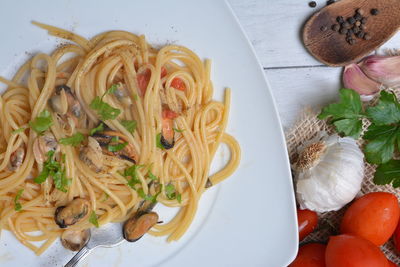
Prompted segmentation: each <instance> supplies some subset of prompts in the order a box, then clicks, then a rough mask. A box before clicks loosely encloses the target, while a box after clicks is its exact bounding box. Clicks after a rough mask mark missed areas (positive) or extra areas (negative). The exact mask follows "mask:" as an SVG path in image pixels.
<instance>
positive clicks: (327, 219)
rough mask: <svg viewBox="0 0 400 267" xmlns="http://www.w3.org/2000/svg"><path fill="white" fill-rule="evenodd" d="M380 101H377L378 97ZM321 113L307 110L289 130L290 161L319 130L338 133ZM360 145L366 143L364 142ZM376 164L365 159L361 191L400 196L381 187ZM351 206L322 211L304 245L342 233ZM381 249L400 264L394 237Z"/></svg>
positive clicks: (394, 190)
mask: <svg viewBox="0 0 400 267" xmlns="http://www.w3.org/2000/svg"><path fill="white" fill-rule="evenodd" d="M395 93H396V94H397V95H398V96H399V95H400V89H396V90H395ZM374 101H376V100H374ZM317 115H318V112H316V111H313V110H311V109H307V110H305V111H304V113H303V115H302V117H301V118H300V119H299V120H298V122H297V123H296V124H295V126H294V127H293V128H292V129H290V130H289V131H287V132H286V142H287V148H288V152H289V157H290V161H291V163H292V164H293V163H294V162H295V161H296V158H297V147H299V146H300V145H302V144H303V143H304V142H305V141H307V140H310V139H311V138H313V137H314V136H315V135H316V134H317V133H319V132H321V131H326V132H327V133H328V134H332V133H335V130H334V128H333V127H332V126H331V125H328V124H327V123H326V122H325V121H321V120H319V119H318V118H317ZM363 124H364V125H363V129H364V131H365V129H366V128H367V127H368V123H367V122H366V121H364V123H363ZM359 145H360V146H362V143H361V141H360V142H359ZM374 173H375V166H373V165H371V164H368V163H367V162H365V177H364V181H363V184H362V188H361V194H366V193H369V192H376V191H386V192H391V193H393V194H395V195H396V196H397V197H398V198H399V199H400V190H396V189H394V188H393V187H392V186H378V185H375V184H374V183H373V181H372V180H373V177H374ZM347 207H348V206H346V207H344V208H342V209H341V210H339V211H333V212H326V213H320V214H318V215H319V223H318V227H317V228H316V230H315V231H314V232H313V233H311V234H310V235H309V236H308V237H306V238H305V239H304V240H303V241H302V242H301V244H304V243H308V242H312V241H313V242H325V243H326V242H327V241H328V238H329V236H331V235H337V234H339V225H340V221H341V219H342V216H343V214H344V212H345V210H346V209H347ZM381 250H382V251H383V252H384V253H385V254H386V256H387V257H388V259H390V260H392V261H393V262H395V263H396V264H400V253H398V252H396V249H395V248H394V245H393V242H392V240H389V241H388V242H387V243H386V244H384V245H383V246H382V247H381Z"/></svg>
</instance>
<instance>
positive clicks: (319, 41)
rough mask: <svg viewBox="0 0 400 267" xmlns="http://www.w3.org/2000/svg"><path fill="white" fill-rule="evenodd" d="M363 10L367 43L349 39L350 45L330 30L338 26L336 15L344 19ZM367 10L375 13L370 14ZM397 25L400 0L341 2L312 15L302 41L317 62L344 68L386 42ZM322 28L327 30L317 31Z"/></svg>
mask: <svg viewBox="0 0 400 267" xmlns="http://www.w3.org/2000/svg"><path fill="white" fill-rule="evenodd" d="M357 8H361V9H362V10H363V11H364V14H363V16H364V17H367V22H366V24H365V26H366V27H367V28H366V30H365V32H366V33H368V34H369V35H370V36H371V39H370V40H363V39H360V38H356V37H355V36H354V35H353V38H354V39H355V40H356V43H355V44H353V45H350V44H349V43H348V42H347V41H346V35H345V34H344V35H342V34H339V32H335V31H334V30H332V29H331V27H332V25H334V24H339V23H338V22H337V21H336V18H337V17H338V16H343V18H344V19H347V18H349V17H352V16H354V15H355V14H356V9H357ZM371 9H378V10H379V14H378V15H376V16H372V15H371ZM399 26H400V0H341V1H339V2H336V3H334V4H331V5H329V6H326V7H325V8H323V9H321V10H320V11H319V12H317V13H315V14H314V15H313V16H312V17H311V18H310V19H309V20H308V21H307V23H306V24H305V26H304V29H303V42H304V45H305V46H306V48H307V49H308V51H309V52H310V53H311V54H312V55H313V56H314V57H315V58H317V59H318V60H319V61H321V62H323V63H324V64H326V65H330V66H345V65H348V64H350V63H353V62H357V61H359V60H360V59H362V58H363V57H365V56H366V55H368V54H370V53H371V52H372V51H374V50H375V49H377V48H378V47H380V46H381V45H382V44H383V43H385V42H386V41H387V40H389V39H390V37H392V36H393V35H394V34H395V33H396V32H397V31H398V29H399ZM322 27H326V28H327V30H321V29H322Z"/></svg>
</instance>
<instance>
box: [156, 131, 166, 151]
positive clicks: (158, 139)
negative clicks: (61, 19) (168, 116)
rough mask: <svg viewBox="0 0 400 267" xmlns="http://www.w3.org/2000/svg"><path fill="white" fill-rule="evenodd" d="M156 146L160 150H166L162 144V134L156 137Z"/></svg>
mask: <svg viewBox="0 0 400 267" xmlns="http://www.w3.org/2000/svg"><path fill="white" fill-rule="evenodd" d="M156 146H157V147H158V148H160V149H165V148H164V146H163V144H162V143H161V133H159V134H157V135H156Z"/></svg>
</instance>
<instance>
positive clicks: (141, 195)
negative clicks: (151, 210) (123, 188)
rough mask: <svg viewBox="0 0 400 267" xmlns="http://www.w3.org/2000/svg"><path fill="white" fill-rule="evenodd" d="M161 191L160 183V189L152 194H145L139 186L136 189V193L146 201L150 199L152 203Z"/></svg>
mask: <svg viewBox="0 0 400 267" xmlns="http://www.w3.org/2000/svg"><path fill="white" fill-rule="evenodd" d="M161 191H162V185H160V190H159V191H158V192H157V193H156V194H155V195H154V196H152V195H146V194H145V193H144V191H143V188H139V189H138V190H137V193H138V195H139V196H140V197H141V198H143V199H144V200H146V201H151V202H152V203H156V202H157V197H158V196H159V195H160V194H161Z"/></svg>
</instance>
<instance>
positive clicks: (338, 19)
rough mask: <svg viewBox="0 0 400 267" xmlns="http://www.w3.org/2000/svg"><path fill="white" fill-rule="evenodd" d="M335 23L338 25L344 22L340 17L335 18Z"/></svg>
mask: <svg viewBox="0 0 400 267" xmlns="http://www.w3.org/2000/svg"><path fill="white" fill-rule="evenodd" d="M336 21H337V22H339V23H343V22H344V18H343V17H342V16H339V17H337V18H336Z"/></svg>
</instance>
